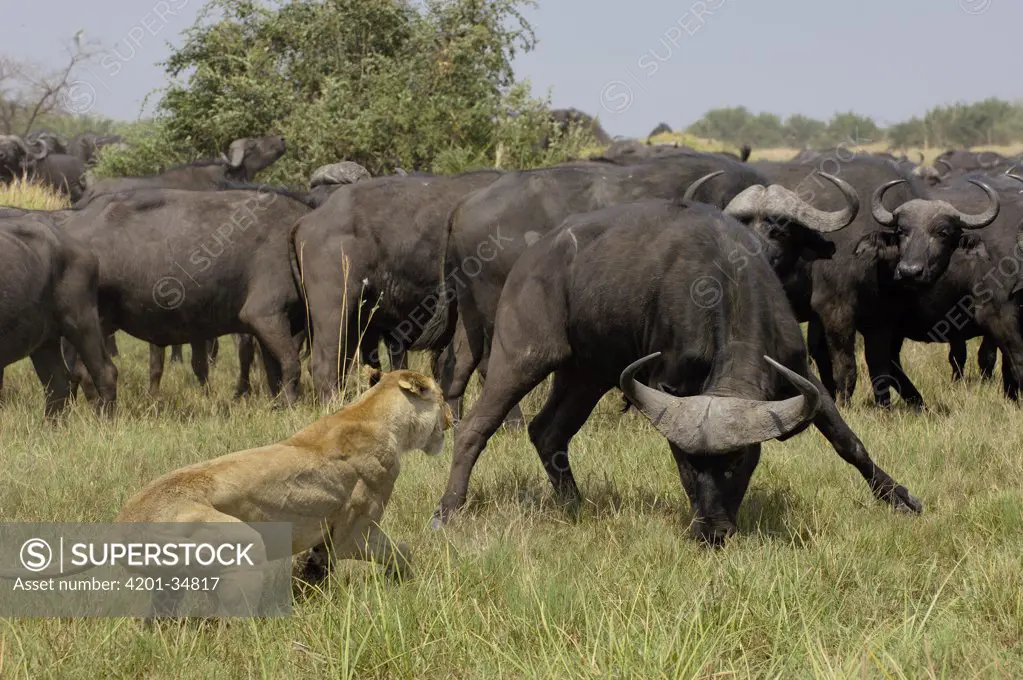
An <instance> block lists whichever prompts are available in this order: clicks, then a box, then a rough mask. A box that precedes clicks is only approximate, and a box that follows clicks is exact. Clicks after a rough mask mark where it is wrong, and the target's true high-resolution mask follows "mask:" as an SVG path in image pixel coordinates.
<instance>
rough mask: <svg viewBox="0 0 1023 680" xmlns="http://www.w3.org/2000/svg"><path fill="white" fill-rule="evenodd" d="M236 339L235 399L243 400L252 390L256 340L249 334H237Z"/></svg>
mask: <svg viewBox="0 0 1023 680" xmlns="http://www.w3.org/2000/svg"><path fill="white" fill-rule="evenodd" d="M234 339H235V344H236V345H237V347H238V383H237V384H236V385H235V388H234V398H235V399H241V398H242V397H244V396H245V395H247V394H248V393H249V392H250V391H251V390H252V360H253V359H255V358H256V339H255V338H253V337H252V336H251V335H249V334H248V333H237V334H236V335H235V336H234Z"/></svg>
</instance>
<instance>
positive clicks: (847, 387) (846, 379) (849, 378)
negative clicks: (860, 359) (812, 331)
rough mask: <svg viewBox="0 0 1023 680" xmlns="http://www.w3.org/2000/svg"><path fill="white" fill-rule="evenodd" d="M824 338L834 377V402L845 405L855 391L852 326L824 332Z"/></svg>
mask: <svg viewBox="0 0 1023 680" xmlns="http://www.w3.org/2000/svg"><path fill="white" fill-rule="evenodd" d="M825 338H826V340H827V344H828V352H829V354H830V358H831V366H832V370H833V372H834V376H835V400H836V401H837V402H838V403H840V404H847V403H849V402H850V401H852V396H853V393H854V392H855V391H856V331H855V330H854V329H853V327H852V325H850V326H849V327H848V328H845V327H842V328H836V329H832V330H830V331H827V332H825Z"/></svg>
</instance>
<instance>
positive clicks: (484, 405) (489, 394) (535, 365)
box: [433, 335, 568, 527]
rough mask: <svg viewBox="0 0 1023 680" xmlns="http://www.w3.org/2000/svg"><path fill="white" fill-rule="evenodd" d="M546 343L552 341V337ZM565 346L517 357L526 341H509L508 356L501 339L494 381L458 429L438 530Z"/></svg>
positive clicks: (436, 521)
mask: <svg viewBox="0 0 1023 680" xmlns="http://www.w3.org/2000/svg"><path fill="white" fill-rule="evenodd" d="M518 339H519V338H513V340H518ZM546 340H547V341H548V342H550V340H551V338H550V337H548V338H546ZM565 345H566V348H565V351H564V352H563V353H562V352H551V351H546V352H538V353H536V354H530V355H529V356H528V357H526V356H522V355H520V354H517V353H516V350H515V349H514V348H517V347H525V346H527V343H526V342H509V343H508V345H507V346H508V347H509V348H511V349H510V351H509V352H508V355H507V356H505V354H506V353H505V352H504V351H503V347H504V345H503V344H502V343H501V337H500V335H499V336H498V338H497V340H496V341H495V346H496V347H498V351H497V356H496V357H495V359H496V361H495V364H494V371H492V373H491V376H490V380H488V381H487V383H486V384H485V385H484V386H483V393H482V394H481V395H480V398H479V399H477V400H476V403H475V404H473V407H472V409H470V410H469V413H468V415H467V416H466V417H465V418H464V419H463V420H462V421H461V422H460V423H459V424H458V427H457V428H456V431H455V452H454V456H453V457H452V459H451V473H450V474H449V476H448V485H447V489H446V490H445V491H444V496H443V497H442V498H441V501H440V507H439V508H438V509H437V511H436V512H435V513H434V520H433V525H434V527H439V526H440V525H441V524H442V523H443V522H445V521H447V520H448V519H449V518H450V516H451V515H452V514H453V513H454V512H455V511H456V510H458V509H459V508H460V507H462V505H464V504H465V497H466V493H467V492H468V489H469V477H470V475H472V469H473V467H474V466H475V465H476V460H477V459H478V458H479V456H480V453H481V452H482V451H483V448H484V447H485V446H486V445H487V441H489V440H490V438H491V437H492V436H493V435H494V433H495V432H497V429H498V428H499V427H501V423H502V422H503V421H504V418H505V416H507V415H508V412H509V411H511V410H512V408H513V407H514V406H515V405H516V404H517V403H519V401H520V400H521V399H522V398H523V397H525V396H526V395H527V394H529V392H530V390H532V389H533V388H534V387H536V386H537V385H539V384H540V383H541V382H543V379H544V378H546V377H547V376H548V375H549V374H550V373H551V371H552V370H554V369H555V368H556V367H557V365H558V364H559V363H561V362H562V361H564V360H565V359H566V358H567V356H568V351H567V342H566V343H565Z"/></svg>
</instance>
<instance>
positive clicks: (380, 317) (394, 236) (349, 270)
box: [292, 170, 502, 398]
mask: <svg viewBox="0 0 1023 680" xmlns="http://www.w3.org/2000/svg"><path fill="white" fill-rule="evenodd" d="M501 174H502V173H501V172H500V171H498V170H483V171H476V172H469V173H464V174H461V175H455V176H448V177H443V176H438V177H411V176H409V177H378V178H376V179H370V180H364V181H362V182H359V183H358V184H354V185H349V186H343V187H341V188H339V189H338V190H337V191H335V192H334V193H333V194H332V195H331V196H330V199H329V200H328V201H327V203H325V204H324V205H323V206H321V207H320V208H318V209H317V210H315V211H314V212H312V213H310V214H309V215H307V216H306V217H304V218H302V219H301V220H300V221H299V222H298V223H297V224H296V225H295V229H294V235H293V239H292V247H293V249H294V251H293V253H294V254H293V257H294V266H295V269H296V272H297V274H296V276H297V277H298V278H299V279H300V280H301V281H302V283H303V286H304V288H305V296H306V299H307V301H308V306H309V315H310V322H311V336H312V358H311V363H310V368H311V372H312V375H313V382H314V383H315V385H316V390H317V392H318V393H319V394H320V395H321V396H322V397H324V398H328V397H329V396H330V395H331V394H332V393H333V392H334V391H335V390H337V389H339V388H340V387H341V380H342V375H341V374H342V372H344V373H346V374H349V373H347V372H348V369H349V362H350V361H351V360H352V359H354V357H355V356H356V352H357V351H358V349H359V348H360V346H361V347H363V348H369V350H370V352H369V356H368V357H367V358H368V359H369V360H370V361H369V363H371V364H375V363H377V360H376V359H375V358H374V357H373V354H374V352H372V350H373V349H375V348H376V347H377V346H378V345H379V343H380V341H381V340H383V341H384V342H385V344H387V346H388V349H389V351H391V353H392V354H391V359H392V365H400V364H401V363H402V361H403V355H404V352H405V350H406V349H408V348H409V347H410V346H411V345H412V343H413V342H414V341H416V340H417V339H418V338H419V334H420V332H421V329H422V327H423V326H424V325H426V322H427V321H428V320H429V319H430V317H431V315H432V314H433V312H434V308H435V307H436V302H435V292H436V289H437V284H438V279H439V276H440V272H441V267H442V264H443V262H444V255H445V243H446V240H447V223H448V216H449V214H450V212H451V209H452V207H453V206H454V205H455V204H456V203H457V202H458V201H459V200H461V199H462V198H464V197H465V196H466V195H468V194H469V193H471V192H473V191H476V190H478V189H480V188H482V187H485V186H487V185H489V184H491V183H492V182H493V181H494V180H496V179H498V178H499V177H500V176H501ZM441 346H443V345H441ZM342 358H343V359H342Z"/></svg>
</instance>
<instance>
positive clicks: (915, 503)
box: [888, 484, 924, 515]
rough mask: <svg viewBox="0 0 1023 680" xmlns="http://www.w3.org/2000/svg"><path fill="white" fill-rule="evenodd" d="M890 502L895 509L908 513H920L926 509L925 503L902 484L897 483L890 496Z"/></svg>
mask: <svg viewBox="0 0 1023 680" xmlns="http://www.w3.org/2000/svg"><path fill="white" fill-rule="evenodd" d="M888 502H889V503H890V504H891V506H892V508H893V509H894V510H896V511H897V512H901V513H904V514H907V515H919V514H920V513H922V512H923V511H924V505H923V503H921V502H920V500H919V499H918V498H917V497H916V496H914V495H913V494H911V493H910V492H909V490H908V489H907V488H906V487H904V486H902V485H901V484H899V485H896V487H895V491H894V493H893V494H892V495H891V496H890V498H889V501H888Z"/></svg>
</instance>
